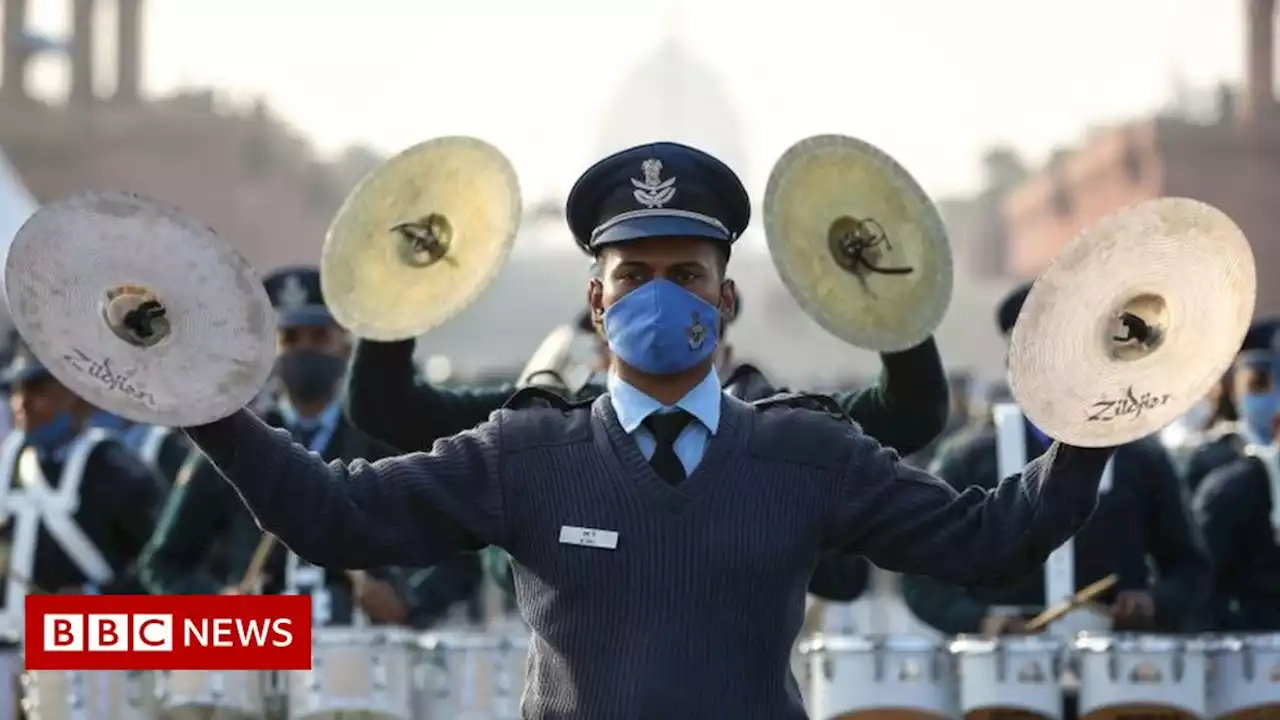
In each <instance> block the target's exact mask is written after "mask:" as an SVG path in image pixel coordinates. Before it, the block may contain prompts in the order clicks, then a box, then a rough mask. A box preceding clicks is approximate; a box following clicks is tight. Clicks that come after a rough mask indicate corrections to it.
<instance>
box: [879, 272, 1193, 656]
mask: <svg viewBox="0 0 1280 720" xmlns="http://www.w3.org/2000/svg"><path fill="white" fill-rule="evenodd" d="M1030 290H1031V285H1030V284H1027V285H1024V286H1022V287H1020V288H1018V289H1017V290H1015V291H1014V292H1013V293H1011V294H1010V295H1009V296H1008V297H1007V298H1006V299H1005V300H1004V301H1003V302H1002V303H1001V305H1000V308H999V310H998V312H997V322H998V323H999V326H1000V331H1001V333H1002V334H1003V335H1004V336H1005V338H1006V339H1008V336H1009V333H1010V332H1011V331H1012V330H1013V325H1014V323H1015V322H1016V321H1017V318H1018V313H1019V312H1021V310H1022V305H1023V303H1024V302H1025V301H1026V299H1027V294H1028V293H1029V292H1030ZM1019 419H1020V420H1021V421H1022V424H1023V428H1024V438H1025V446H1026V447H1025V457H1027V458H1035V457H1041V456H1046V457H1047V455H1046V453H1048V451H1049V449H1050V445H1051V444H1052V441H1051V440H1049V439H1048V438H1047V437H1045V435H1044V433H1042V432H1041V431H1040V430H1039V429H1038V428H1036V427H1035V426H1034V425H1032V424H1031V423H1030V422H1028V421H1027V420H1026V419H1025V418H1022V417H1021V416H1019ZM997 441H998V438H997V433H996V428H995V426H994V425H993V424H984V425H981V426H973V427H971V428H970V429H967V430H964V431H962V432H960V433H959V434H957V435H956V436H954V437H953V438H952V439H951V440H950V441H948V442H946V443H945V444H944V446H943V448H942V449H941V450H940V451H939V453H938V456H937V458H936V459H935V461H934V465H933V467H932V468H931V470H932V472H934V473H935V474H936V475H937V476H938V477H940V478H942V479H943V480H945V481H947V482H948V483H950V484H951V486H952V487H954V488H956V489H957V490H960V491H963V490H964V489H966V488H970V487H979V488H991V487H995V485H996V483H997V482H998V481H999V469H998V457H997V454H998V453H997ZM1112 463H1113V464H1112V468H1111V470H1110V471H1109V473H1108V474H1109V475H1110V478H1111V487H1110V488H1107V487H1105V484H1106V482H1107V481H1106V480H1105V479H1104V481H1103V483H1104V486H1103V487H1102V488H1100V489H1101V494H1100V497H1099V502H1098V509H1097V511H1096V512H1095V513H1094V514H1093V516H1092V517H1091V518H1090V519H1089V521H1088V523H1086V524H1085V526H1084V527H1083V528H1082V529H1081V530H1080V532H1079V533H1078V534H1077V535H1076V537H1075V547H1074V557H1075V569H1074V580H1075V585H1076V588H1075V589H1076V590H1079V589H1080V588H1084V587H1086V586H1088V585H1090V584H1092V583H1094V582H1097V581H1098V580H1101V579H1102V578H1104V577H1106V576H1107V575H1110V574H1112V573H1115V574H1117V575H1119V576H1120V579H1119V582H1118V583H1117V585H1116V589H1115V590H1112V591H1110V592H1109V593H1108V594H1107V595H1104V596H1103V598H1101V600H1102V602H1104V603H1106V604H1107V607H1108V612H1109V616H1110V619H1111V623H1112V627H1113V628H1114V629H1116V630H1133V631H1141V630H1154V631H1161V632H1182V631H1188V630H1199V629H1202V628H1201V627H1200V626H1199V625H1200V623H1203V621H1204V620H1205V618H1204V615H1203V613H1204V611H1205V609H1206V607H1207V602H1208V598H1209V584H1210V582H1211V579H1212V577H1211V575H1212V573H1211V570H1210V568H1209V564H1208V557H1207V552H1206V550H1205V547H1204V542H1203V539H1202V538H1201V537H1200V533H1199V531H1198V529H1197V528H1196V526H1195V524H1194V522H1193V521H1192V518H1191V513H1190V509H1189V505H1188V500H1187V497H1186V493H1185V492H1184V491H1183V489H1182V485H1181V483H1180V481H1179V479H1178V477H1177V474H1176V472H1175V471H1174V469H1173V465H1172V463H1171V462H1170V461H1169V458H1168V456H1167V454H1166V453H1165V451H1164V448H1163V447H1161V446H1160V444H1159V443H1158V442H1156V441H1155V440H1154V439H1143V440H1140V441H1138V442H1134V443H1130V444H1128V445H1123V446H1121V447H1119V448H1118V449H1117V450H1116V452H1115V456H1114V460H1113V461H1112ZM1148 558H1152V559H1153V560H1154V561H1155V571H1156V572H1155V579H1154V580H1152V579H1151V576H1152V573H1151V571H1150V568H1149V567H1148V562H1147V559H1148ZM902 585H903V597H904V599H905V600H906V601H907V605H908V606H909V607H910V608H911V610H912V612H914V613H915V614H916V615H917V616H918V617H919V618H920V619H921V620H923V621H925V622H926V623H928V624H929V625H932V626H933V627H935V628H937V629H938V630H940V631H941V632H943V633H945V634H956V633H976V632H986V633H990V634H1000V633H1010V632H1019V631H1020V630H1021V629H1022V626H1023V625H1024V624H1025V621H1026V620H1028V619H1030V617H1031V616H1032V615H1034V614H1036V613H1037V612H1039V611H1040V610H1043V609H1044V606H1045V601H1044V595H1045V577H1044V571H1043V568H1036V569H1034V570H1033V571H1032V572H1031V573H1029V574H1028V575H1027V576H1026V577H1025V578H1022V579H1020V580H1019V581H1018V582H1015V583H1011V584H1008V585H1004V586H1001V587H995V588H965V587H961V586H959V585H955V584H947V583H944V582H940V581H938V580H934V579H928V578H922V577H908V578H903V583H902Z"/></svg>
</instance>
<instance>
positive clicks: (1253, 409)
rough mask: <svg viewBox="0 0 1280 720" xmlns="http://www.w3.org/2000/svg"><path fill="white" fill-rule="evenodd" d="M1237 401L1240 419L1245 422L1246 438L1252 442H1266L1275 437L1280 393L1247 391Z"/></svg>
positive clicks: (1279, 409) (1279, 407) (1279, 408)
mask: <svg viewBox="0 0 1280 720" xmlns="http://www.w3.org/2000/svg"><path fill="white" fill-rule="evenodd" d="M1237 402H1239V404H1240V405H1239V407H1240V420H1241V422H1243V423H1244V428H1245V432H1246V433H1247V434H1248V435H1249V436H1250V437H1248V438H1246V439H1247V440H1248V441H1249V442H1251V443H1257V444H1266V443H1269V442H1271V440H1272V439H1273V438H1274V437H1275V421H1276V413H1277V412H1278V411H1280V394H1278V393H1275V392H1269V393H1245V394H1244V395H1241V396H1240V397H1239V398H1238V400H1237Z"/></svg>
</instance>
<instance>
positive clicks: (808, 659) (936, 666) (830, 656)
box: [800, 635, 959, 720]
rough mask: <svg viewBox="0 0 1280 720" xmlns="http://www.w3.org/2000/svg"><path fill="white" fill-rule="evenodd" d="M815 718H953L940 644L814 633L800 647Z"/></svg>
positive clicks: (952, 681)
mask: <svg viewBox="0 0 1280 720" xmlns="http://www.w3.org/2000/svg"><path fill="white" fill-rule="evenodd" d="M800 652H801V653H803V654H804V655H805V665H806V667H807V668H808V684H809V705H810V707H809V715H810V716H811V717H815V718H836V717H839V718H859V719H861V720H888V719H889V718H895V719H897V718H901V719H903V720H906V719H908V718H954V717H956V716H957V715H958V714H959V700H958V698H957V690H956V674H955V666H954V663H953V660H952V657H951V654H950V653H948V652H947V649H946V647H945V646H944V645H942V644H940V643H938V642H935V641H933V640H929V639H926V638H920V637H909V636H891V637H861V636H852V635H818V636H816V637H814V638H813V639H812V640H809V641H808V642H806V643H804V644H803V645H802V646H801V650H800Z"/></svg>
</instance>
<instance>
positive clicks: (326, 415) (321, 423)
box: [279, 397, 342, 430]
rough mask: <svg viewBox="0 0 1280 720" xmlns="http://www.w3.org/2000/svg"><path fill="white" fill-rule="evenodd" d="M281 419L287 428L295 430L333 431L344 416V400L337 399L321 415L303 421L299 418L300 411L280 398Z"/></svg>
mask: <svg viewBox="0 0 1280 720" xmlns="http://www.w3.org/2000/svg"><path fill="white" fill-rule="evenodd" d="M279 408H280V418H281V419H282V420H284V424H285V426H286V427H288V428H291V429H294V430H317V429H319V428H325V429H326V430H332V429H333V428H335V427H337V425H338V418H340V417H341V416H342V398H341V397H335V398H334V399H333V401H332V402H330V403H329V404H328V405H327V406H325V409H324V410H323V411H321V412H320V414H319V415H317V416H315V417H313V418H306V419H303V418H301V417H298V411H297V410H295V409H294V407H293V405H291V404H290V403H289V401H288V399H286V398H283V397H282V398H280V405H279Z"/></svg>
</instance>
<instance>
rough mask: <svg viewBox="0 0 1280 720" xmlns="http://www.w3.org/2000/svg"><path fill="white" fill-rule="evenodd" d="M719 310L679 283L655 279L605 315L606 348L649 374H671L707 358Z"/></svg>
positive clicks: (716, 331) (712, 347) (715, 334)
mask: <svg viewBox="0 0 1280 720" xmlns="http://www.w3.org/2000/svg"><path fill="white" fill-rule="evenodd" d="M719 330H720V310H719V309H718V308H717V307H716V306H714V305H712V304H711V303H708V302H707V301H706V300H703V299H702V298H700V297H698V296H697V295H694V294H693V293H691V292H689V291H688V290H685V289H684V288H682V287H680V286H679V285H677V284H675V283H673V282H671V281H670V280H665V279H662V278H658V279H656V280H650V281H649V282H647V283H645V284H644V285H641V286H640V287H638V288H636V289H635V290H632V291H631V292H629V293H627V294H626V295H624V296H623V297H622V299H621V300H618V301H617V302H616V303H614V304H613V305H612V306H610V307H609V309H607V310H605V313H604V333H605V337H607V338H608V339H609V349H610V350H612V351H613V353H614V354H615V355H617V356H618V357H619V358H620V359H622V361H623V362H625V363H627V364H628V365H630V366H632V367H634V368H636V369H637V370H641V371H644V372H647V373H650V374H652V375H674V374H675V373H678V372H683V371H685V370H688V369H689V368H691V367H693V366H694V365H697V364H698V363H700V362H702V361H703V360H706V359H707V358H708V357H710V356H711V353H713V352H715V349H716V342H717V341H718V339H719Z"/></svg>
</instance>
